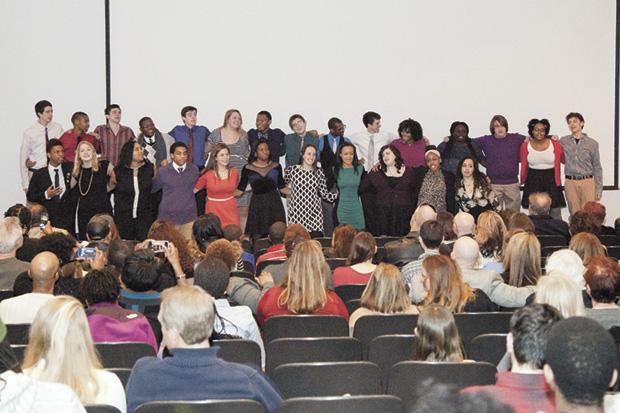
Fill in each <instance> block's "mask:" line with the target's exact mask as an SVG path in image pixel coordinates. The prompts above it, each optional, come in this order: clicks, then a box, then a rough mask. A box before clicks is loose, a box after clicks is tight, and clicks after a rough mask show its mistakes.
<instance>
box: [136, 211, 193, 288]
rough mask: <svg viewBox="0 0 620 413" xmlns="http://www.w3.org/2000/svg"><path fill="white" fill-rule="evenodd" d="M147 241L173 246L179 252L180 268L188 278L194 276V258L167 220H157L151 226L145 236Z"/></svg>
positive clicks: (185, 243) (183, 238)
mask: <svg viewBox="0 0 620 413" xmlns="http://www.w3.org/2000/svg"><path fill="white" fill-rule="evenodd" d="M147 238H148V239H149V240H157V241H168V242H171V243H172V244H174V246H175V247H176V248H177V250H178V251H179V260H180V261H181V267H182V268H183V271H184V272H185V274H186V276H187V277H188V278H191V277H192V276H193V274H194V264H195V262H194V258H193V257H192V254H191V253H190V250H189V247H188V246H187V241H186V240H185V237H184V236H183V235H182V234H181V233H180V232H179V231H178V230H177V229H176V227H175V225H174V224H173V223H172V222H170V221H167V220H163V219H157V220H155V222H153V225H151V229H149V233H148V234H147Z"/></svg>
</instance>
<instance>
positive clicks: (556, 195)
mask: <svg viewBox="0 0 620 413" xmlns="http://www.w3.org/2000/svg"><path fill="white" fill-rule="evenodd" d="M35 113H36V114H37V117H38V118H39V119H38V121H37V123H36V124H35V125H34V126H32V127H31V128H29V129H28V130H26V132H25V133H24V140H23V143H22V149H21V156H20V166H21V167H22V183H23V187H24V190H25V191H26V193H27V198H28V201H29V202H35V203H40V204H43V205H44V206H46V208H47V210H48V213H49V216H50V220H52V222H53V223H54V225H55V226H58V227H61V228H65V229H67V230H68V231H70V232H71V233H76V234H77V235H78V237H80V238H84V237H85V228H86V224H87V223H88V221H89V219H90V218H91V217H92V216H93V215H95V214H97V213H113V214H114V218H115V221H116V224H117V226H118V228H119V232H120V233H121V237H122V238H124V239H137V240H142V239H144V238H145V237H146V234H147V232H148V228H149V227H150V225H151V223H152V222H153V221H154V220H155V219H156V218H160V219H168V220H170V221H172V222H173V223H174V224H175V225H177V227H178V228H179V230H180V231H181V232H182V233H183V234H184V235H186V236H187V237H188V238H190V237H191V225H192V222H193V221H194V220H195V218H196V217H197V215H199V213H202V211H204V212H205V213H209V212H210V213H214V214H216V215H217V216H218V217H219V218H220V220H221V223H222V227H225V226H226V225H229V224H236V225H240V226H241V227H242V228H245V233H246V234H247V235H248V236H252V237H261V236H264V235H265V234H267V233H268V232H269V226H270V225H271V224H273V223H274V222H276V221H284V222H286V221H287V220H286V217H287V216H288V222H289V223H298V224H301V225H303V226H304V227H305V228H306V229H307V230H308V231H309V232H311V233H315V234H316V235H318V234H324V235H326V236H331V232H332V230H333V228H334V227H335V226H336V225H338V224H350V225H352V226H353V227H354V228H357V229H360V230H361V229H368V230H369V231H370V232H371V233H372V234H373V235H392V236H402V235H405V234H407V233H408V232H409V229H410V226H409V222H410V218H411V216H412V213H413V211H414V210H415V208H416V207H417V206H418V205H422V204H429V205H432V206H433V207H434V208H435V209H436V210H437V211H438V212H440V211H448V212H452V213H456V212H457V211H458V210H462V211H465V212H469V213H471V214H472V215H474V217H477V216H478V215H479V214H480V213H481V212H483V211H486V210H493V209H506V208H510V209H514V210H519V209H520V207H521V206H523V207H524V208H527V207H528V195H529V194H530V193H534V192H546V193H548V194H549V195H550V197H551V199H552V209H551V215H552V216H555V217H559V215H560V208H562V207H564V206H566V201H565V198H564V194H563V192H562V189H561V184H562V182H561V181H562V180H561V168H560V165H561V164H562V163H564V165H565V167H564V172H565V191H566V197H567V198H568V206H569V209H570V212H571V213H573V212H575V211H577V210H579V209H581V207H582V206H583V205H584V204H585V203H586V202H588V201H594V200H600V198H601V194H602V167H601V164H600V159H599V151H598V143H597V142H596V141H595V140H594V139H592V138H590V137H588V136H587V135H586V134H585V133H583V132H582V130H583V127H584V119H583V116H582V115H581V114H579V113H569V114H568V115H567V116H566V121H567V124H568V128H569V130H570V134H569V135H567V136H564V137H563V138H561V139H559V138H558V137H557V136H555V135H554V136H550V124H549V122H548V121H547V120H546V119H532V120H531V121H530V122H529V123H528V125H527V126H528V134H529V137H526V136H524V135H521V134H518V133H508V121H507V120H506V118H505V117H504V116H502V115H496V116H494V117H493V118H492V119H491V122H490V125H489V130H490V133H491V134H490V135H486V136H482V137H480V138H476V139H471V138H470V137H469V127H468V125H467V124H466V123H465V122H460V121H457V122H454V123H453V124H452V125H451V127H450V135H449V136H448V137H446V138H444V139H443V142H441V143H440V144H439V145H438V146H437V147H435V146H432V145H430V144H429V141H428V139H427V138H426V137H424V134H423V130H422V126H421V125H420V123H419V122H417V121H415V120H413V119H406V120H404V121H402V122H401V123H400V124H399V126H398V135H394V134H391V133H388V132H384V131H381V116H380V115H379V114H378V113H375V112H367V113H365V114H364V115H363V117H362V121H363V123H364V126H365V128H366V129H365V130H363V131H362V132H359V133H356V134H353V135H351V136H350V137H345V133H344V132H345V125H344V123H343V122H342V121H341V120H340V119H338V118H335V117H334V118H331V119H330V120H329V122H328V128H329V132H328V133H327V134H324V135H319V133H318V132H316V131H315V130H311V131H308V130H307V128H306V121H305V119H304V118H303V116H302V115H299V114H294V115H292V116H291V117H290V119H289V126H290V128H291V129H292V133H291V134H288V135H285V133H284V132H283V131H281V130H280V129H272V128H271V121H272V118H271V114H270V113H269V112H267V111H261V112H259V113H258V115H257V118H256V129H251V130H249V131H248V132H246V131H244V130H243V129H242V127H241V126H242V117H241V113H240V112H239V111H237V110H234V109H231V110H228V111H227V112H226V114H225V116H224V122H223V125H222V126H221V127H219V128H217V129H215V130H213V131H212V132H211V131H209V129H208V128H206V127H205V126H200V125H198V124H197V109H196V108H195V107H192V106H186V107H184V108H183V109H182V110H181V118H182V120H183V124H182V125H178V126H175V127H174V128H173V129H172V130H171V131H170V133H169V134H166V133H162V132H160V131H159V130H158V129H157V128H156V127H155V124H154V122H153V120H152V119H151V118H149V117H144V118H142V119H140V122H139V127H140V132H141V133H140V134H139V135H138V136H137V137H136V136H135V135H134V133H133V131H132V130H131V129H130V128H128V127H126V126H123V125H121V124H120V121H121V109H120V107H119V106H118V105H115V104H113V105H109V106H108V107H107V108H106V109H105V116H106V119H107V122H106V124H105V125H100V126H98V127H97V128H96V129H95V133H92V134H91V133H89V132H88V128H89V120H88V116H87V115H86V114H84V113H83V112H77V113H76V114H74V115H73V117H72V123H73V129H72V130H70V131H67V132H64V133H62V127H60V125H58V124H56V123H54V122H52V116H53V111H52V105H51V103H50V102H48V101H41V102H38V103H37V104H36V105H35ZM42 151H44V152H45V154H46V155H45V156H44V157H42V156H41V153H40V152H42ZM281 157H284V160H285V169H284V170H283V169H282V166H281V165H280V162H279V161H280V158H281ZM479 164H482V165H483V166H485V167H486V172H487V174H486V175H485V174H484V173H482V172H481V171H480V170H479ZM519 164H520V165H521V168H520V172H519ZM521 184H522V185H524V196H523V198H522V199H523V201H521V196H520V185H521ZM112 191H113V193H114V207H112V203H111V199H110V198H111V196H110V194H111V193H112ZM283 198H287V201H286V202H284V203H283V202H282V199H283ZM284 204H286V205H287V209H288V214H287V213H286V212H285V208H284Z"/></svg>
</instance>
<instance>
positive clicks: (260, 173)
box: [235, 139, 286, 238]
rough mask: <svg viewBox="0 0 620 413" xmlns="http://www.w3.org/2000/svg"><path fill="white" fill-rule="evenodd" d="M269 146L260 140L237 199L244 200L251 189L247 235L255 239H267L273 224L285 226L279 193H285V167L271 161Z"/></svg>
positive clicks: (239, 187)
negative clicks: (265, 237)
mask: <svg viewBox="0 0 620 413" xmlns="http://www.w3.org/2000/svg"><path fill="white" fill-rule="evenodd" d="M269 156H270V151H269V145H268V144H267V141H266V140H265V139H260V140H259V141H258V144H257V145H256V147H255V148H254V151H253V152H252V153H251V154H250V158H249V159H248V164H247V165H245V166H244V167H243V170H242V171H241V178H240V179H239V185H238V187H237V191H236V192H235V196H241V195H242V194H243V191H244V190H245V188H246V187H247V185H248V183H249V184H250V187H252V198H251V200H250V208H249V211H248V221H247V224H246V226H245V234H246V235H250V236H252V237H253V238H260V237H264V236H265V235H266V234H268V233H269V227H270V226H271V224H273V223H274V222H277V221H282V222H286V215H285V214H284V206H283V205H282V200H281V199H280V190H282V189H284V191H286V185H285V183H284V179H283V178H282V167H281V166H280V164H279V163H277V162H273V161H271V160H270V159H269Z"/></svg>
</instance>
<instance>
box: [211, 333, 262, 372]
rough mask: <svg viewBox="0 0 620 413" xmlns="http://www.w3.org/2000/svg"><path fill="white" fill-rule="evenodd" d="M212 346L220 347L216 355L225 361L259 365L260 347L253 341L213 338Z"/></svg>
mask: <svg viewBox="0 0 620 413" xmlns="http://www.w3.org/2000/svg"><path fill="white" fill-rule="evenodd" d="M213 346H218V347H219V348H220V350H219V351H218V352H217V355H218V357H221V358H222V359H224V360H226V361H230V362H233V363H241V364H253V365H255V366H259V367H260V366H261V353H260V347H259V345H258V343H257V342H255V341H252V340H239V339H224V340H213Z"/></svg>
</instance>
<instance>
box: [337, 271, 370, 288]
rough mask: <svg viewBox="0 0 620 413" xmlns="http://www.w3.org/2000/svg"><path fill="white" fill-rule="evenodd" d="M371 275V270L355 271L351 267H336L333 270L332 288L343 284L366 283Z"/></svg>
mask: <svg viewBox="0 0 620 413" xmlns="http://www.w3.org/2000/svg"><path fill="white" fill-rule="evenodd" d="M371 276H372V271H371V272H367V273H361V272H357V271H355V270H354V269H353V268H351V267H338V268H336V269H335V270H334V275H333V277H332V278H333V283H334V288H336V287H338V286H339V285H345V284H368V280H370V277H371Z"/></svg>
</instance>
